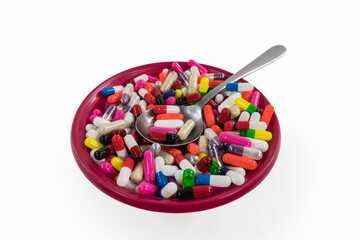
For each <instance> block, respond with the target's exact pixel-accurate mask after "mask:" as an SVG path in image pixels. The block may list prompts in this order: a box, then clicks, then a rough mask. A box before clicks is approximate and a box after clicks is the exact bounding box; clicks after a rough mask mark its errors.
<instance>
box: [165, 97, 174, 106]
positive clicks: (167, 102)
mask: <svg viewBox="0 0 360 240" xmlns="http://www.w3.org/2000/svg"><path fill="white" fill-rule="evenodd" d="M165 102H166V104H167V105H175V103H176V99H175V98H174V97H168V98H167V99H166V100H165Z"/></svg>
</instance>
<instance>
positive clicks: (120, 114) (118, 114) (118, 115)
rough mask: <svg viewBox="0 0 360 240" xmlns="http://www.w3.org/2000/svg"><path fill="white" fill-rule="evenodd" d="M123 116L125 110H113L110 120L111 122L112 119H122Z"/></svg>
mask: <svg viewBox="0 0 360 240" xmlns="http://www.w3.org/2000/svg"><path fill="white" fill-rule="evenodd" d="M124 117H125V112H124V111H123V110H121V109H119V110H117V111H116V112H115V114H114V117H113V119H112V120H111V121H112V122H113V121H117V120H121V119H124Z"/></svg>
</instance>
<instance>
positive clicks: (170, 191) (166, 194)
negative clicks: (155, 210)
mask: <svg viewBox="0 0 360 240" xmlns="http://www.w3.org/2000/svg"><path fill="white" fill-rule="evenodd" d="M177 190H178V187H177V185H176V183H173V182H169V183H168V184H167V185H166V186H165V187H163V188H162V189H161V190H160V192H159V197H161V198H170V197H171V196H172V195H174V194H175V193H176V191H177Z"/></svg>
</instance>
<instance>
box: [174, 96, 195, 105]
mask: <svg viewBox="0 0 360 240" xmlns="http://www.w3.org/2000/svg"><path fill="white" fill-rule="evenodd" d="M200 99H201V95H200V93H194V94H190V95H186V96H184V97H181V98H178V99H176V104H177V105H184V104H189V103H193V102H196V101H199V100H200Z"/></svg>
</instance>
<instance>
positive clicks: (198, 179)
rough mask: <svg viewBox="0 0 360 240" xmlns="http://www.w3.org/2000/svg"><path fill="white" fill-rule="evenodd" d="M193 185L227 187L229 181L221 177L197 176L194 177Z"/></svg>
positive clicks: (225, 177) (227, 178)
mask: <svg viewBox="0 0 360 240" xmlns="http://www.w3.org/2000/svg"><path fill="white" fill-rule="evenodd" d="M195 185H197V186H199V185H210V186H212V187H228V186H230V185H231V179H230V178H229V177H228V176H223V175H209V174H198V175H196V176H195Z"/></svg>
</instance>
